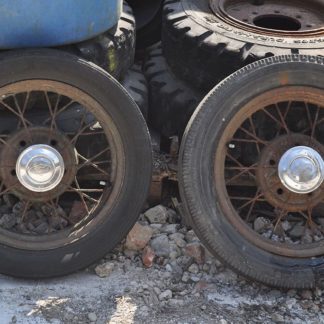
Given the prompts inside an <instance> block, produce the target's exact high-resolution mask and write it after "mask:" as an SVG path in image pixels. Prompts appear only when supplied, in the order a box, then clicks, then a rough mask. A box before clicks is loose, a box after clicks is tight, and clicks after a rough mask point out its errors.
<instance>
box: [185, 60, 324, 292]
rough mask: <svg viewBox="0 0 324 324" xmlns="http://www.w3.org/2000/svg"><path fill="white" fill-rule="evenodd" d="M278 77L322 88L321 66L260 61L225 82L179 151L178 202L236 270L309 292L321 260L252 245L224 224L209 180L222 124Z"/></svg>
mask: <svg viewBox="0 0 324 324" xmlns="http://www.w3.org/2000/svg"><path fill="white" fill-rule="evenodd" d="M282 59H283V58H282ZM283 60H284V59H283ZM272 61H273V60H270V59H269V60H268V62H272ZM262 65H264V66H265V67H262ZM306 71H307V72H308V73H307V74H306V73H305V72H306ZM282 73H288V78H287V80H289V81H288V82H289V84H290V85H301V86H302V85H312V86H314V87H316V88H319V85H321V84H324V83H323V82H324V68H323V66H319V65H316V64H302V63H298V64H297V63H290V64H286V65H285V66H283V65H281V64H277V65H276V64H273V62H272V63H271V64H270V65H269V66H266V61H263V62H259V63H255V64H254V65H251V66H249V67H247V68H245V69H242V70H241V71H239V72H238V73H236V74H235V75H234V76H231V77H230V78H228V79H227V80H225V81H224V82H223V83H222V84H221V85H220V86H219V87H217V88H216V89H215V90H213V91H212V92H211V93H210V94H209V95H208V96H207V98H206V99H205V100H204V101H203V102H202V103H201V105H200V106H199V108H198V109H197V111H196V113H195V114H194V116H193V117H192V119H191V121H190V123H189V125H188V127H187V130H186V134H185V137H184V141H183V144H182V148H181V163H180V179H181V185H180V186H181V196H182V198H183V201H184V203H185V207H186V209H187V212H188V213H189V214H190V216H191V221H192V224H193V227H194V228H195V229H196V230H197V234H198V236H199V237H200V239H201V240H202V241H203V242H204V243H205V244H206V246H207V247H208V248H209V250H210V251H211V252H212V253H214V255H216V256H218V257H219V258H220V259H222V260H223V261H225V262H226V263H227V264H229V265H230V266H232V267H233V268H234V269H235V270H237V271H238V272H240V273H242V274H244V275H245V276H247V277H250V278H253V279H257V280H259V281H262V282H264V283H267V284H270V285H274V286H281V287H292V286H293V287H298V286H299V288H301V285H303V286H305V287H306V286H307V287H312V286H313V285H314V283H315V281H320V280H321V277H322V276H323V274H324V271H323V269H321V268H322V266H323V265H324V258H323V257H317V258H309V259H296V258H285V257H282V256H279V255H275V254H271V253H269V252H266V251H264V250H262V249H260V248H258V247H256V246H254V245H253V244H251V243H250V242H249V241H248V240H247V239H245V238H244V237H242V236H241V235H240V234H239V233H238V232H237V231H236V230H235V229H234V227H233V226H232V225H231V224H230V223H229V222H228V221H227V220H226V218H225V216H224V214H223V213H222V210H221V207H220V202H219V201H218V198H217V195H216V193H215V183H214V180H213V179H214V176H213V172H214V162H215V161H214V157H215V153H216V148H217V145H218V142H219V140H220V137H221V136H222V133H223V131H224V128H225V127H226V125H227V122H228V121H229V120H231V118H232V117H233V116H234V115H235V114H236V112H237V111H238V110H239V109H240V107H242V106H244V105H245V104H246V103H248V102H249V101H250V99H252V98H253V97H254V96H255V95H256V94H258V93H259V94H261V93H263V92H265V91H268V90H271V89H274V88H278V87H280V86H281V84H280V81H279V80H280V75H281V74H282ZM289 84H287V85H289ZM202 130H203V131H202Z"/></svg>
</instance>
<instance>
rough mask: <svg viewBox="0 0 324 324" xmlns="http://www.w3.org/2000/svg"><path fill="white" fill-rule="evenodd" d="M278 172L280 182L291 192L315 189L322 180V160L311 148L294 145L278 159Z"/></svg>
mask: <svg viewBox="0 0 324 324" xmlns="http://www.w3.org/2000/svg"><path fill="white" fill-rule="evenodd" d="M278 173H279V177H280V180H281V182H282V184H283V185H284V186H285V187H286V188H287V189H289V190H290V191H292V192H295V193H299V194H307V193H311V192H313V191H315V190H316V189H317V188H318V187H319V186H320V185H321V184H322V183H323V180H324V161H323V159H322V157H321V156H320V155H319V154H318V153H317V152H316V151H315V150H314V149H312V148H310V147H307V146H296V147H293V148H291V149H289V150H288V151H287V152H286V153H285V154H284V155H283V156H282V157H281V159H280V162H279V166H278Z"/></svg>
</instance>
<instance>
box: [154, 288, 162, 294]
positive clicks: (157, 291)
mask: <svg viewBox="0 0 324 324" xmlns="http://www.w3.org/2000/svg"><path fill="white" fill-rule="evenodd" d="M153 291H154V292H155V293H156V294H157V295H158V296H159V295H160V294H161V290H160V288H159V287H154V288H153Z"/></svg>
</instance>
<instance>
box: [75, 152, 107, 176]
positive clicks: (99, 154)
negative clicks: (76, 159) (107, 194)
mask: <svg viewBox="0 0 324 324" xmlns="http://www.w3.org/2000/svg"><path fill="white" fill-rule="evenodd" d="M107 151H110V147H107V148H105V149H103V150H102V151H101V152H99V153H98V154H96V155H94V156H93V157H91V158H90V159H86V158H84V159H86V161H85V162H84V163H82V164H81V165H79V166H78V170H80V169H81V168H83V167H85V166H87V165H89V164H91V163H92V164H94V165H97V164H98V163H96V162H94V160H95V159H96V158H98V157H99V156H101V155H102V154H104V153H106V152H107Z"/></svg>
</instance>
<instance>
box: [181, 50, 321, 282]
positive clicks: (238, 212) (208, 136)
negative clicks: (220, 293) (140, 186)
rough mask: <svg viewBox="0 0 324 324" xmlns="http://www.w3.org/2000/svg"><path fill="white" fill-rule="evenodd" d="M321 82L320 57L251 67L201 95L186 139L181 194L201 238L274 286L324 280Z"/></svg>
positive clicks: (245, 271)
mask: <svg viewBox="0 0 324 324" xmlns="http://www.w3.org/2000/svg"><path fill="white" fill-rule="evenodd" d="M323 82H324V64H323V59H322V58H320V57H311V56H299V55H294V56H280V57H273V58H269V59H266V60H261V61H259V62H257V63H254V64H251V65H249V66H247V67H245V68H243V69H241V70H240V71H238V72H237V73H235V74H233V75H232V76H230V77H229V78H227V79H226V80H225V81H223V82H222V83H221V84H220V85H219V86H217V87H216V88H215V89H214V90H213V91H212V92H211V93H210V94H209V95H208V96H207V97H206V98H205V99H204V100H203V102H202V103H201V104H200V106H199V107H198V109H197V110H196V112H195V113H194V115H193V117H192V119H191V120H190V122H189V125H188V127H187V129H186V132H185V136H184V139H183V143H182V147H181V153H180V176H179V179H180V190H181V196H182V199H183V202H184V205H185V208H186V211H187V214H188V216H189V218H190V221H191V223H192V226H193V228H194V229H195V231H196V233H197V235H198V236H199V237H200V239H201V240H202V241H203V242H204V244H205V245H206V246H207V247H208V249H209V250H210V251H211V252H212V253H213V254H214V255H215V256H216V257H218V258H220V259H221V260H222V261H224V262H225V263H226V264H228V265H229V266H230V267H232V268H233V269H234V270H235V271H237V272H239V273H241V274H243V275H245V276H247V277H249V278H251V279H255V280H258V281H261V282H263V283H265V284H268V285H272V286H277V287H284V288H310V287H314V286H316V285H323V280H324V248H323V242H324V195H323V191H324V184H323V179H324V162H323V157H324V140H323V138H324V127H323V123H324V104H323V103H324V87H323V86H322V84H323ZM256 85H258V86H257V87H256ZM202 130H203V131H202Z"/></svg>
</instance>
